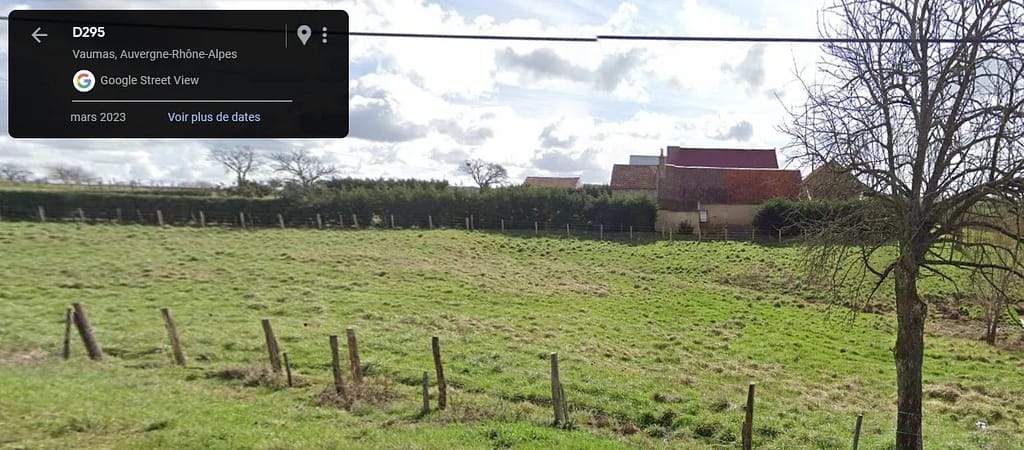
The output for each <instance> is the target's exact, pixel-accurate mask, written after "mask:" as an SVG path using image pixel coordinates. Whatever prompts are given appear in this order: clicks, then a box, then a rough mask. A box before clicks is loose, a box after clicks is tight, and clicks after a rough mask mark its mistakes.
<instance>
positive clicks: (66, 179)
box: [46, 165, 99, 184]
mask: <svg viewBox="0 0 1024 450" xmlns="http://www.w3.org/2000/svg"><path fill="white" fill-rule="evenodd" d="M46 176H47V178H49V179H51V180H57V181H60V182H61V183H64V184H86V183H93V182H96V181H97V180H99V177H97V176H96V175H95V174H93V173H92V172H89V171H88V170H86V169H84V168H82V167H78V166H67V165H56V166H50V167H48V168H47V169H46Z"/></svg>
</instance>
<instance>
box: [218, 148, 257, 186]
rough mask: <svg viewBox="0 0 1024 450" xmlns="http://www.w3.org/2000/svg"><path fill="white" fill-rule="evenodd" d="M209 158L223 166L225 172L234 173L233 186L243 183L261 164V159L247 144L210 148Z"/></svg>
mask: <svg viewBox="0 0 1024 450" xmlns="http://www.w3.org/2000/svg"><path fill="white" fill-rule="evenodd" d="M209 159H210V160H212V161H216V162H218V163H220V164H221V165H222V166H224V170H225V171H226V172H229V173H233V174H235V186H243V185H245V182H246V181H248V180H249V175H251V174H252V173H253V172H256V171H258V170H259V169H260V167H262V166H263V160H262V159H261V158H260V157H259V156H258V155H257V154H256V151H255V150H253V148H252V147H250V146H248V145H238V146H235V147H215V148H211V149H210V154H209Z"/></svg>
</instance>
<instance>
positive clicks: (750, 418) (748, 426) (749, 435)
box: [743, 381, 755, 450]
mask: <svg viewBox="0 0 1024 450" xmlns="http://www.w3.org/2000/svg"><path fill="white" fill-rule="evenodd" d="M754 385H755V383H754V382H753V381H751V382H750V388H748V389H747V416H746V418H744V419H743V450H751V448H753V445H754V444H753V439H754Z"/></svg>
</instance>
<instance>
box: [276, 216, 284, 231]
mask: <svg viewBox="0 0 1024 450" xmlns="http://www.w3.org/2000/svg"><path fill="white" fill-rule="evenodd" d="M277 226H279V227H281V229H282V230H283V229H284V216H282V215H280V214H278V215H277Z"/></svg>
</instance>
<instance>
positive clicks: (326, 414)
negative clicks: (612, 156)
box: [0, 223, 1024, 449]
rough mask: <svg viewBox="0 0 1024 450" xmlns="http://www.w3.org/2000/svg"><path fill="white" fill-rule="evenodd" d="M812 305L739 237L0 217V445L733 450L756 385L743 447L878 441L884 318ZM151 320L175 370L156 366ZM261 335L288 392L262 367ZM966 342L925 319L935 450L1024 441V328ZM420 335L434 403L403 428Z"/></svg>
mask: <svg viewBox="0 0 1024 450" xmlns="http://www.w3.org/2000/svg"><path fill="white" fill-rule="evenodd" d="M924 289H925V290H926V291H927V293H928V294H929V295H931V296H934V297H942V296H944V295H949V294H950V292H952V287H950V286H945V285H943V284H941V283H938V282H937V281H928V282H926V283H925V286H924ZM821 298H822V297H821V294H820V290H819V289H818V288H816V287H814V286H812V285H809V284H808V283H806V282H805V281H804V278H803V277H802V275H801V272H800V270H799V250H798V249H796V248H790V247H772V246H759V245H755V244H750V243H702V244H698V243H694V242H675V243H669V242H647V243H643V244H636V243H628V242H613V241H596V240H585V239H549V238H534V237H532V236H503V235H498V234H488V233H466V232H462V231H430V232H423V231H416V230H404V231H392V230H389V231H344V232H338V231H314V230H260V231H250V232H243V231H237V230H221V229H204V230H199V229H188V228H165V229H158V228H155V227H137V226H76V225H73V224H11V223H0V393H2V394H0V447H5V448H147V447H163V448H261V449H262V448H266V449H270V448H274V449H277V448H401V449H420V448H424V449H425V448H440V449H451V448H509V447H511V448H556V447H557V448H588V449H589V448H632V447H645V448H663V447H667V448H737V447H738V445H739V444H738V442H739V439H740V431H741V423H742V421H743V415H744V401H745V397H746V390H747V385H748V383H749V382H751V381H755V382H757V404H756V407H755V411H756V416H755V431H754V439H755V447H756V448H762V449H793V448H849V445H850V444H851V440H852V431H853V425H854V422H855V418H856V416H857V414H864V435H863V436H862V439H861V448H869V449H876V448H889V447H891V444H890V443H891V441H892V436H893V429H894V423H895V421H894V418H895V413H896V411H895V373H894V367H893V363H892V355H891V353H890V348H891V347H892V343H893V340H894V320H893V317H892V316H891V314H860V315H858V316H857V317H856V319H855V320H853V321H851V320H850V317H849V315H848V314H846V313H845V312H844V311H843V310H841V309H833V310H832V312H831V313H829V310H828V309H827V308H826V307H825V306H824V304H823V303H822V302H821V301H820V299H821ZM76 301H80V302H84V303H85V305H86V307H87V309H88V312H89V315H90V320H91V321H92V323H93V326H94V328H95V330H96V336H97V337H98V339H99V341H100V343H101V345H102V346H103V348H104V351H105V352H106V355H107V358H106V359H105V360H104V361H102V362H92V361H89V360H88V359H87V358H86V357H85V354H84V349H83V347H82V345H81V343H80V342H79V341H77V339H76V341H75V342H74V347H73V356H72V360H71V361H69V362H64V361H61V358H60V346H61V339H62V333H63V315H64V310H65V308H66V307H67V306H68V305H69V304H70V303H71V302H76ZM881 301H882V303H887V301H886V300H885V299H884V298H883V299H881ZM161 307H169V308H171V310H172V311H173V313H174V315H175V317H176V319H177V322H178V327H179V329H180V330H181V333H182V337H183V340H184V343H185V352H186V356H187V357H188V363H189V364H188V367H187V368H178V367H175V366H173V365H172V364H171V358H170V352H169V345H168V343H167V338H166V332H165V330H164V327H163V323H162V321H161V317H160V313H159V308H161ZM261 318H269V319H271V320H272V321H273V324H274V328H275V331H276V332H277V335H278V339H279V340H280V341H281V345H282V347H283V350H284V351H287V352H288V353H289V356H290V358H291V361H292V365H293V367H294V370H295V371H296V374H297V375H296V377H297V381H298V386H296V387H293V388H287V387H284V383H283V381H282V380H281V378H280V377H275V376H272V375H268V374H267V372H266V370H265V367H266V366H267V363H266V357H265V350H264V343H263V337H262V331H261V328H260V319H261ZM349 326H352V327H355V328H356V329H357V330H358V334H359V341H360V351H361V356H362V361H363V366H364V370H365V372H366V374H367V376H368V382H367V385H368V388H367V391H368V394H367V396H366V398H364V399H363V400H361V401H357V402H356V403H355V404H354V405H352V406H351V408H348V409H345V408H340V407H337V406H334V405H333V403H332V402H331V401H329V399H328V400H326V401H325V400H322V399H323V397H322V395H321V394H322V393H323V391H324V390H325V389H327V388H328V387H329V386H330V384H331V370H330V353H329V347H328V336H329V335H331V334H340V335H342V336H343V337H342V342H343V345H344V333H345V328H346V327H349ZM981 334H982V326H981V324H980V323H978V322H970V321H963V320H959V321H954V320H945V319H938V318H937V319H936V320H933V321H932V322H931V324H930V325H929V332H928V337H927V351H926V355H925V374H924V376H925V383H926V385H927V387H926V401H925V417H924V426H925V431H926V436H925V438H924V439H925V446H926V447H927V448H929V449H978V448H986V449H1011V448H1021V447H1020V444H1019V443H1020V442H1024V423H1022V422H1021V421H1022V415H1021V413H1020V411H1022V410H1024V377H1021V373H1022V370H1024V362H1022V358H1021V351H1020V342H1019V339H1020V338H1019V333H1016V332H1015V334H1016V335H1014V336H1008V337H1005V338H1006V343H1005V344H1003V346H1001V347H996V348H992V347H988V346H986V345H984V343H982V342H980V341H979V340H978V339H977V338H978V337H979V336H980V335H981ZM435 335H436V336H439V337H440V339H441V343H442V353H443V357H444V359H445V362H446V374H447V375H448V379H449V383H450V386H451V388H450V392H449V408H448V409H447V410H445V411H435V412H431V413H430V414H428V415H425V416H420V415H419V405H420V401H421V400H420V387H419V383H420V379H421V377H422V373H423V371H430V374H431V379H433V365H432V360H431V354H430V337H431V336H435ZM342 351H343V352H344V349H342ZM554 351H557V352H559V355H560V365H561V375H562V379H563V384H564V387H565V393H566V396H567V397H568V402H569V407H570V410H571V418H572V420H573V424H572V425H571V426H569V427H566V428H564V429H562V428H555V427H552V426H551V406H550V392H551V391H550V384H549V380H548V355H549V353H550V352H554ZM346 376H347V374H346ZM434 401H436V397H435V399H434ZM977 421H985V422H987V423H988V425H989V427H988V428H987V429H986V430H978V429H976V427H975V422H977Z"/></svg>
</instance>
